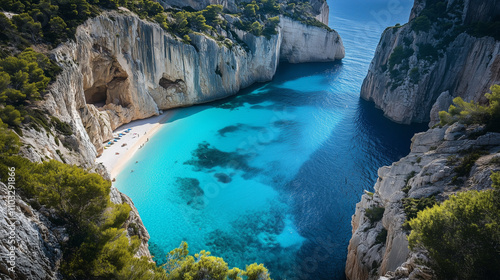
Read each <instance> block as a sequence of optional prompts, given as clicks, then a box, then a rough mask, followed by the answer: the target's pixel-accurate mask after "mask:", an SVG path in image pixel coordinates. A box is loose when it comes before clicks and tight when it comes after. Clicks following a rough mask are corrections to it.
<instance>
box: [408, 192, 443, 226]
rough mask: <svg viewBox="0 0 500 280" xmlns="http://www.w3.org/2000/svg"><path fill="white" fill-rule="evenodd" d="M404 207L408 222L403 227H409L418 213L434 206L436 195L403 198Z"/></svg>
mask: <svg viewBox="0 0 500 280" xmlns="http://www.w3.org/2000/svg"><path fill="white" fill-rule="evenodd" d="M402 201H403V209H404V212H405V214H406V222H405V223H404V224H403V227H404V228H406V229H409V223H408V221H410V220H411V219H413V218H415V217H417V214H418V213H419V212H420V211H422V210H424V209H426V208H429V207H432V206H434V205H435V204H436V203H437V202H436V198H435V197H434V196H430V197H422V198H403V200H402Z"/></svg>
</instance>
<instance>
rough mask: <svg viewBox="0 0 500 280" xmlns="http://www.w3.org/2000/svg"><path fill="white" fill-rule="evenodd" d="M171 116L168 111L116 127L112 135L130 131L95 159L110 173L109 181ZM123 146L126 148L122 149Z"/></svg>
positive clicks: (171, 113)
mask: <svg viewBox="0 0 500 280" xmlns="http://www.w3.org/2000/svg"><path fill="white" fill-rule="evenodd" d="M173 115H174V111H173V110H168V111H165V112H164V113H163V114H162V115H158V116H153V117H150V118H147V119H142V120H135V121H132V122H130V123H128V124H124V125H122V126H120V127H118V128H117V129H115V130H114V131H113V135H115V134H118V133H123V132H124V131H125V130H127V129H131V130H130V132H128V133H123V134H124V136H122V137H121V138H120V140H118V142H115V143H114V144H113V145H111V146H110V147H108V148H107V149H105V150H104V152H103V153H102V155H101V156H100V157H98V158H97V159H96V163H102V164H103V165H104V166H105V167H106V169H107V170H108V172H109V173H110V175H111V179H112V180H114V179H115V178H116V176H117V175H118V174H119V173H120V172H121V171H122V170H123V168H124V166H125V164H126V163H127V162H128V161H130V159H131V158H132V157H133V155H134V154H135V153H136V152H137V151H138V150H139V149H140V148H141V146H142V145H144V144H145V143H147V142H148V141H149V138H151V137H152V136H153V135H154V134H155V133H156V132H157V131H158V129H159V128H160V127H161V125H162V124H164V123H166V122H167V121H168V120H169V119H171V118H172V116H173ZM123 144H126V146H123V147H122V145H123Z"/></svg>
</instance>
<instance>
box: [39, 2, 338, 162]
mask: <svg viewBox="0 0 500 280" xmlns="http://www.w3.org/2000/svg"><path fill="white" fill-rule="evenodd" d="M227 18H228V21H230V22H231V20H232V19H231V17H230V16H227ZM233 31H234V32H233V33H234V34H235V35H234V36H237V37H238V38H237V39H238V40H240V41H242V42H244V45H245V46H246V48H244V47H242V46H240V45H236V44H235V45H233V46H231V47H228V46H226V45H221V44H220V43H218V42H216V41H215V40H212V39H211V38H209V37H207V36H203V35H199V34H190V37H191V39H192V44H186V43H184V42H181V41H179V40H178V39H176V38H174V37H172V36H171V35H170V34H168V33H167V32H165V31H164V30H163V29H162V28H161V27H159V26H158V25H157V24H153V23H149V22H146V21H143V20H140V19H139V18H138V17H136V16H135V15H133V14H130V13H127V12H123V13H117V12H110V13H106V14H103V15H101V16H98V17H96V18H94V19H91V20H88V21H87V22H86V23H85V24H84V25H82V26H80V27H79V28H78V30H77V33H76V42H72V43H68V44H66V45H63V46H61V47H59V48H58V49H56V50H55V51H54V55H55V57H56V60H57V61H58V62H59V63H60V64H61V65H62V66H63V69H64V71H63V74H62V75H61V76H60V77H59V78H58V81H57V85H56V86H54V89H53V90H52V91H51V93H52V94H51V95H50V96H48V97H47V102H46V104H45V106H46V107H47V108H48V110H49V111H50V112H54V113H57V111H58V110H59V111H62V112H60V113H61V114H62V115H64V116H62V117H61V118H62V119H63V120H67V121H68V122H71V123H72V124H73V126H74V127H75V128H76V129H77V131H78V133H77V137H79V138H78V140H79V141H78V142H79V143H80V144H81V145H84V146H85V147H81V150H85V151H84V152H85V153H88V155H86V156H85V160H88V159H91V158H92V157H93V156H95V155H96V154H99V153H101V152H102V150H103V145H102V143H103V142H105V141H106V140H109V139H111V137H112V134H111V133H112V131H113V130H114V129H116V128H117V127H118V126H120V125H122V124H124V123H128V122H130V121H132V120H136V119H143V118H146V117H149V116H153V115H157V114H158V112H159V110H164V109H169V108H174V107H180V106H189V105H193V104H198V103H203V102H208V101H212V100H215V99H220V98H224V97H227V96H230V95H232V94H235V93H237V92H238V91H239V90H240V89H241V88H244V87H247V86H249V85H251V84H253V83H255V82H264V81H269V80H271V79H272V77H273V76H274V73H275V72H276V68H277V66H278V64H279V61H280V59H281V60H287V61H290V62H294V63H295V62H306V61H309V62H311V61H333V60H336V59H341V58H343V57H344V47H343V45H342V41H341V40H340V37H339V36H338V34H337V33H336V32H335V31H330V32H329V31H327V30H325V29H323V28H319V27H313V26H307V25H304V24H301V23H298V22H294V21H292V20H290V19H288V18H285V17H282V18H281V23H280V28H279V32H278V34H277V35H274V36H271V38H269V39H267V38H266V37H263V36H262V37H256V36H254V35H252V34H249V33H246V32H244V31H241V30H238V29H233ZM233 33H229V34H226V35H227V36H229V37H232V36H233ZM59 102H61V103H62V104H63V106H62V107H63V108H59V107H58V106H57V105H58V103H59ZM84 131H86V132H87V134H88V135H87V136H86V135H84V134H85V133H84ZM89 142H90V143H91V144H92V146H94V147H95V148H92V147H90V145H89ZM66 156H67V157H68V156H69V155H66Z"/></svg>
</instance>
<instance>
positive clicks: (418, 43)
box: [361, 0, 500, 126]
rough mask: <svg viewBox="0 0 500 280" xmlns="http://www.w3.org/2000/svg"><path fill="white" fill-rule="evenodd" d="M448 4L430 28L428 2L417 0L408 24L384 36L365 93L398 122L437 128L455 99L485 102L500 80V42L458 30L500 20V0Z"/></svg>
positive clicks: (368, 76)
mask: <svg viewBox="0 0 500 280" xmlns="http://www.w3.org/2000/svg"><path fill="white" fill-rule="evenodd" d="M444 2H445V4H446V7H447V8H446V13H443V14H442V15H441V16H440V17H442V18H440V19H439V22H438V23H434V22H433V21H434V20H433V21H431V26H430V28H429V30H428V31H425V23H424V27H422V26H420V25H419V24H418V21H419V20H421V19H422V17H421V15H423V14H428V12H427V13H424V11H426V10H425V9H426V8H429V7H426V1H425V0H416V1H415V4H414V7H413V9H412V13H411V16H410V21H409V23H408V24H406V25H404V26H402V27H398V26H396V27H391V28H388V29H386V30H385V31H384V33H383V35H382V38H381V40H380V42H379V45H378V47H377V50H376V53H375V57H374V59H373V61H372V63H371V64H370V68H369V70H368V74H367V76H366V78H365V80H364V82H363V85H362V88H361V96H362V97H363V98H364V99H366V100H371V101H373V102H375V104H376V106H377V107H379V108H381V109H382V110H383V111H384V114H385V116H386V117H388V118H389V119H391V120H393V121H396V122H399V123H406V124H408V123H411V122H427V121H431V122H430V126H432V125H434V124H435V123H436V122H438V116H437V113H438V112H439V111H440V110H444V109H447V108H448V106H449V105H451V100H452V99H453V98H454V97H457V96H460V97H462V98H463V99H465V100H466V101H471V100H474V101H476V102H484V101H485V100H484V93H486V92H488V90H489V87H490V86H491V85H493V84H495V83H498V82H500V41H498V40H495V39H494V38H493V37H481V38H477V37H474V36H471V35H469V34H468V33H466V32H463V31H459V30H460V28H464V27H468V28H469V27H471V26H472V25H473V24H475V23H477V22H478V21H484V22H491V21H494V20H497V21H498V17H499V15H500V13H498V11H499V9H500V1H486V0H480V1H458V0H457V1H451V0H446V1H444ZM429 3H432V2H429ZM419 17H420V18H419ZM417 19H419V20H417ZM453 22H454V23H453ZM450 24H451V25H450ZM402 50H404V51H402ZM398 51H399V55H394V57H393V60H392V63H391V61H390V58H391V55H392V54H393V53H395V52H396V53H397V52H398ZM396 56H399V59H398V58H396ZM440 96H442V97H441V99H440V102H436V101H437V100H438V97H440ZM433 106H434V110H432V114H430V113H431V109H432V108H433Z"/></svg>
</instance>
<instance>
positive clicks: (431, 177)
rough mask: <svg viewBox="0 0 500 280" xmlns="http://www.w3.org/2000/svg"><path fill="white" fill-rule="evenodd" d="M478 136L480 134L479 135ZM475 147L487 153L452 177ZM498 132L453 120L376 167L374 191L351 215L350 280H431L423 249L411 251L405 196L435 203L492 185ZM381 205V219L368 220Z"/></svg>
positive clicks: (498, 155) (499, 149) (496, 166)
mask: <svg viewBox="0 0 500 280" xmlns="http://www.w3.org/2000/svg"><path fill="white" fill-rule="evenodd" d="M477 135H481V136H479V137H478V136H477ZM473 150H482V151H485V154H486V155H483V156H481V157H480V158H479V159H477V161H476V162H475V163H474V166H473V167H472V169H471V171H470V174H469V175H468V176H465V177H460V178H456V180H452V178H453V177H455V176H457V174H456V172H455V171H454V170H455V167H457V166H458V165H459V164H460V162H461V160H462V158H463V157H465V156H466V155H467V154H468V153H471V151H473ZM498 159H500V133H491V132H490V133H486V132H485V131H484V128H483V127H481V126H477V125H476V126H470V127H465V126H463V125H461V124H454V125H452V126H446V127H443V128H435V129H430V130H428V131H426V132H423V133H419V134H416V135H415V136H414V137H413V139H412V146H411V152H410V154H409V155H408V156H406V157H404V158H402V159H401V160H400V161H398V162H395V163H393V164H392V165H391V166H386V167H382V168H380V169H379V171H378V176H379V178H378V180H377V182H376V184H375V192H374V193H369V192H366V193H365V194H364V195H363V196H362V199H361V202H359V203H358V204H357V205H356V212H355V214H354V216H353V217H352V228H353V235H352V238H351V240H350V242H349V248H348V256H347V263H346V275H347V278H348V279H351V280H354V279H379V276H381V275H386V278H380V279H432V271H430V269H429V268H427V267H425V266H423V265H421V264H422V260H425V259H426V255H425V253H424V252H410V251H409V249H408V240H407V235H408V234H409V232H407V231H406V230H405V229H403V227H402V226H403V223H404V222H405V220H406V214H405V211H404V208H403V203H402V200H403V199H404V198H407V197H408V198H417V199H418V198H424V197H429V196H435V197H436V199H437V200H438V201H442V200H444V199H446V198H447V197H448V196H449V195H450V194H453V193H456V192H458V191H462V190H471V189H474V190H481V189H485V188H489V187H490V186H491V180H490V178H489V176H490V175H491V172H492V171H495V172H496V171H499V170H500V165H499V164H498ZM374 208H379V209H382V211H383V216H382V217H381V218H379V219H378V220H377V219H373V218H372V220H371V221H370V219H369V218H367V214H366V213H367V212H368V211H372V210H373V209H374Z"/></svg>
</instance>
